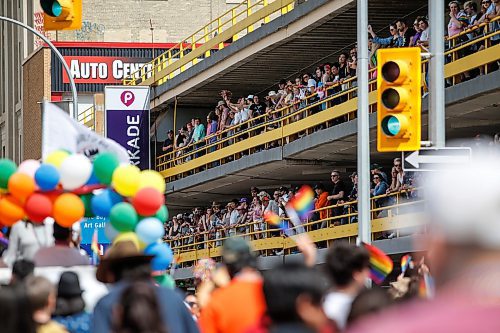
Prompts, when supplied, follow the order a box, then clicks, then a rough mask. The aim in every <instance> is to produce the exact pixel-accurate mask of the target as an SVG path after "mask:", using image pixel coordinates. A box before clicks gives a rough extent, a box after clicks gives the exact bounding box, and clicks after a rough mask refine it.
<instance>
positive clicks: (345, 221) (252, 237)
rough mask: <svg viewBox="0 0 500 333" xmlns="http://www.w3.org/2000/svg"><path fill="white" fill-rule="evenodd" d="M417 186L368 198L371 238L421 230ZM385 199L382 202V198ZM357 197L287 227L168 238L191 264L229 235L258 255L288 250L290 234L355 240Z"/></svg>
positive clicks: (250, 226) (255, 225)
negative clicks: (240, 238) (243, 241)
mask: <svg viewBox="0 0 500 333" xmlns="http://www.w3.org/2000/svg"><path fill="white" fill-rule="evenodd" d="M417 191H418V190H417V189H407V190H403V191H401V192H396V193H391V194H388V195H381V196H377V197H373V198H371V221H372V238H373V239H376V238H377V237H379V236H382V233H384V232H390V233H394V235H393V236H394V237H399V236H401V235H409V234H414V233H415V232H417V231H421V228H420V227H421V226H422V223H421V219H419V216H420V215H421V212H422V210H423V207H424V201H423V200H421V199H419V198H418V197H417ZM383 200H384V202H383V203H382V202H381V201H383ZM356 205H357V201H350V202H345V203H341V204H337V205H332V206H328V207H324V208H321V209H318V210H315V211H314V213H317V214H319V213H320V212H324V213H323V215H326V218H323V219H318V220H309V219H307V220H305V221H304V223H303V224H302V225H301V226H292V225H291V223H290V222H289V221H288V219H286V218H284V219H283V220H284V221H285V223H286V224H287V225H288V228H287V229H286V230H284V231H283V230H279V229H273V228H272V227H269V225H267V224H266V222H264V221H261V220H258V221H252V222H249V223H245V224H240V225H235V226H231V227H229V226H228V227H224V228H219V229H217V230H212V231H207V232H202V233H197V234H191V235H186V236H178V237H175V238H173V239H169V240H167V242H168V243H169V244H170V246H171V247H172V249H173V251H174V253H175V255H176V258H177V263H180V264H182V265H183V266H190V265H192V264H193V263H194V262H196V261H197V260H199V259H202V258H209V257H212V258H217V257H219V256H220V250H221V248H220V247H221V245H222V243H223V241H224V240H225V239H227V238H228V237H231V236H234V235H239V236H243V237H245V238H246V239H248V240H249V241H251V243H252V247H253V248H254V249H255V250H256V251H259V252H260V254H261V255H264V256H265V255H271V254H272V253H273V252H274V251H276V250H279V251H283V253H284V254H290V253H291V252H292V251H293V250H294V248H295V246H296V245H295V243H294V241H293V239H291V238H290V237H289V236H291V235H293V234H295V233H301V232H307V233H308V234H309V236H310V237H311V239H312V240H313V241H314V242H315V243H320V242H322V243H323V245H324V246H330V245H331V244H332V242H333V241H334V240H338V239H347V240H350V241H355V238H356V237H357V235H358V224H357V215H358V213H357V211H356Z"/></svg>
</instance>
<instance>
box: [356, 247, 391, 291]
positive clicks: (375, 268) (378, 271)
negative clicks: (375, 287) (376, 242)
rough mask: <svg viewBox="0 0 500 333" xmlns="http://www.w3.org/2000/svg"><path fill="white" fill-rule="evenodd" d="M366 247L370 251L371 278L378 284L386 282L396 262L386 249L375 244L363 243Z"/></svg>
mask: <svg viewBox="0 0 500 333" xmlns="http://www.w3.org/2000/svg"><path fill="white" fill-rule="evenodd" d="M363 245H364V247H365V248H366V249H367V250H368V252H369V253H370V278H371V279H372V280H373V282H375V283H376V284H381V283H382V282H384V280H385V278H386V277H387V275H389V273H391V272H392V268H393V266H394V263H393V262H392V260H391V258H389V256H388V255H387V254H385V253H384V251H382V250H380V249H379V248H376V247H375V246H373V245H369V244H366V243H363Z"/></svg>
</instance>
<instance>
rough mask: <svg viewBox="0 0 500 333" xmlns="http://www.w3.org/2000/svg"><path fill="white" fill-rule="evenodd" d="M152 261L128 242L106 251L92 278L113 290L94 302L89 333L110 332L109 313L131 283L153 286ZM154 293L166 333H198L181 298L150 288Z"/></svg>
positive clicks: (162, 290) (159, 289) (159, 288)
mask: <svg viewBox="0 0 500 333" xmlns="http://www.w3.org/2000/svg"><path fill="white" fill-rule="evenodd" d="M152 259H153V256H150V255H145V254H143V253H142V252H141V251H139V248H138V246H137V244H135V243H134V242H132V241H129V240H126V241H121V242H118V243H115V244H113V246H111V247H110V248H109V249H108V251H107V252H106V253H105V254H104V256H103V258H102V259H101V261H100V262H99V265H98V266H97V271H96V278H97V280H98V281H100V282H103V283H109V284H113V288H111V289H110V292H109V293H108V294H107V295H106V296H104V297H102V298H101V299H100V300H99V302H97V304H96V306H95V308H94V313H93V316H92V325H91V332H110V331H111V330H112V324H113V323H112V316H113V309H114V307H115V306H116V305H118V303H119V302H120V298H121V296H122V292H123V291H124V290H125V289H126V288H127V287H129V286H130V285H131V284H132V283H134V282H146V283H148V284H150V285H151V286H153V280H152V278H151V260H152ZM154 291H155V294H156V297H157V301H158V303H159V306H160V309H159V310H160V313H161V317H162V319H163V321H164V323H165V326H166V327H165V329H166V330H167V332H179V333H196V332H198V328H197V327H196V324H195V322H194V321H193V318H192V317H191V315H190V313H189V311H188V309H187V308H186V306H185V305H184V302H183V300H182V298H181V297H180V296H179V295H178V294H177V293H176V292H175V291H174V290H171V289H168V288H162V287H157V286H154Z"/></svg>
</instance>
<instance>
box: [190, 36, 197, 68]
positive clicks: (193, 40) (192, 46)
mask: <svg viewBox="0 0 500 333" xmlns="http://www.w3.org/2000/svg"><path fill="white" fill-rule="evenodd" d="M194 50H196V39H195V37H194V35H193V37H192V38H191V52H193V51H194ZM197 63H198V58H194V59H193V66H194V65H196V64H197Z"/></svg>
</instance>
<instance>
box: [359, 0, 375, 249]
mask: <svg viewBox="0 0 500 333" xmlns="http://www.w3.org/2000/svg"><path fill="white" fill-rule="evenodd" d="M367 29H368V0H358V32H357V33H358V70H357V76H358V235H359V240H360V241H362V242H365V243H368V244H371V229H372V228H371V219H370V128H369V117H368V111H369V102H368V31H367Z"/></svg>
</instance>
